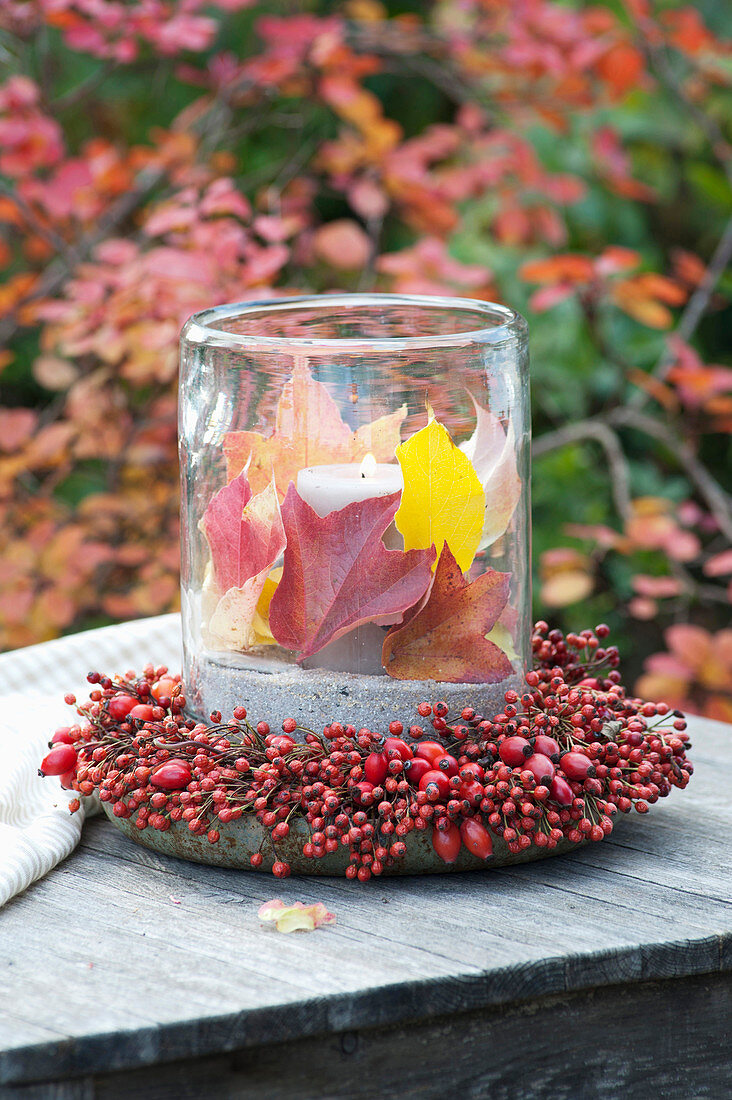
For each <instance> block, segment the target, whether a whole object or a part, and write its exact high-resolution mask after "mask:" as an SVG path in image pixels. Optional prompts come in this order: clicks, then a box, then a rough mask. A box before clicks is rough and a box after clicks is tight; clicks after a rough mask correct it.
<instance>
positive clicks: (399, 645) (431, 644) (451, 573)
mask: <svg viewBox="0 0 732 1100" xmlns="http://www.w3.org/2000/svg"><path fill="white" fill-rule="evenodd" d="M510 579H511V576H510V574H509V573H498V572H496V571H495V570H493V569H489V570H488V571H487V572H486V573H484V574H483V575H482V576H480V577H478V578H476V580H474V581H472V582H471V583H468V582H467V581H466V580H465V578H464V577H463V574H462V572H461V570H460V566H459V565H458V563H457V562H456V560H455V557H454V555H453V554H452V551H451V550H450V547H449V546H448V545H447V543H445V545H444V547H443V549H442V553H441V554H440V560H439V562H438V564H437V570H436V571H435V579H434V583H433V585H432V590H431V592H430V594H429V597H428V598H427V602H426V603H425V604H424V606H423V607H421V608H420V609H418V610H417V611H416V613H415V614H413V615H412V617H411V618H408V619H406V621H405V622H404V623H403V624H402V625H400V626H395V627H393V628H392V629H391V630H390V631H389V633H388V634H387V636H386V638H385V640H384V648H383V650H382V657H381V660H382V664H383V666H384V668H385V670H386V671H387V672H388V674H389V675H390V676H393V677H394V678H395V679H397V680H438V681H443V682H446V683H463V684H476V683H488V684H491V683H498V682H499V681H500V680H503V679H504V678H505V677H506V676H510V675H511V673H512V671H513V669H512V666H511V662H510V661H509V659H508V657H507V656H506V654H505V653H504V652H503V650H502V649H499V647H498V646H497V645H495V644H494V643H493V642H491V641H489V640H488V638H486V634H487V633H488V632H489V631H490V630H492V629H493V627H494V626H495V623H496V621H497V619H498V617H499V615H500V614H501V612H502V611H503V609H504V607H505V606H506V601H507V600H508V590H509V583H510Z"/></svg>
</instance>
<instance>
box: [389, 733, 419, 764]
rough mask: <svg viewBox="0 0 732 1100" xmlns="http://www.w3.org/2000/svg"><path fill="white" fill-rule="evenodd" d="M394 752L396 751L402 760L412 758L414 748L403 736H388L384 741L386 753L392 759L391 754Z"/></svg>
mask: <svg viewBox="0 0 732 1100" xmlns="http://www.w3.org/2000/svg"><path fill="white" fill-rule="evenodd" d="M392 752H396V753H397V754H398V755H399V756H400V757H401V759H402V760H411V759H412V750H411V749H410V747H409V745H408V744H407V742H406V741H403V740H402V739H401V737H387V739H386V741H384V753H385V755H386V759H387V760H389V759H390V756H389V754H390V753H392Z"/></svg>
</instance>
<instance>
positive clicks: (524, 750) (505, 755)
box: [498, 737, 532, 768]
mask: <svg viewBox="0 0 732 1100" xmlns="http://www.w3.org/2000/svg"><path fill="white" fill-rule="evenodd" d="M531 752H532V749H531V745H530V744H529V742H528V741H527V740H526V738H525V737H507V738H506V740H505V741H502V742H501V744H500V746H499V748H498V755H499V756H500V758H501V760H502V761H503V763H504V764H508V766H509V768H519V767H522V766H523V764H524V761H525V760H526V758H527V756H531Z"/></svg>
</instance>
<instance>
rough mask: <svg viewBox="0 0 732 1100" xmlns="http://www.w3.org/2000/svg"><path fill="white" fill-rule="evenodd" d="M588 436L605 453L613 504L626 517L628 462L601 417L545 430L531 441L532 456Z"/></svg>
mask: <svg viewBox="0 0 732 1100" xmlns="http://www.w3.org/2000/svg"><path fill="white" fill-rule="evenodd" d="M588 439H590V440H594V442H595V443H599V444H600V446H601V447H602V449H603V450H604V452H605V455H606V457H607V460H608V466H609V470H610V488H611V492H612V494H613V500H614V501H615V507H616V509H617V511H618V514H619V515H620V517H621V518H622V519H623V520H627V519H629V517H630V512H631V497H630V474H629V471H628V463H627V460H626V458H625V455H624V454H623V448H622V447H621V445H620V440H619V439H618V437H617V435H616V433H615V432H614V431H613V430H612V428H610V427H608V425H607V424H604V423H603V422H602V421H601V420H580V421H579V423H577V424H566V425H565V426H564V427H563V428H557V430H556V431H554V432H545V433H544V434H543V435H540V436H539V437H538V439H535V440H534V444H533V447H532V452H531V453H532V457H533V458H540V457H541V456H542V455H545V454H548V453H549V452H550V451H556V450H559V449H560V448H561V447H566V446H568V445H569V444H571V443H583V442H584V441H585V440H588Z"/></svg>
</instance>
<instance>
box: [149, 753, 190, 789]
mask: <svg viewBox="0 0 732 1100" xmlns="http://www.w3.org/2000/svg"><path fill="white" fill-rule="evenodd" d="M192 778H193V776H192V775H191V769H190V767H189V766H188V764H187V763H186V762H185V760H166V762H165V763H164V764H161V765H160V766H159V767H157V768H156V769H155V771H154V772H153V773H152V775H151V776H150V782H151V783H152V785H153V786H154V787H159V788H160V789H161V790H163V791H181V790H183V788H184V787H187V786H188V784H189V783H190V782H191V780H192Z"/></svg>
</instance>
